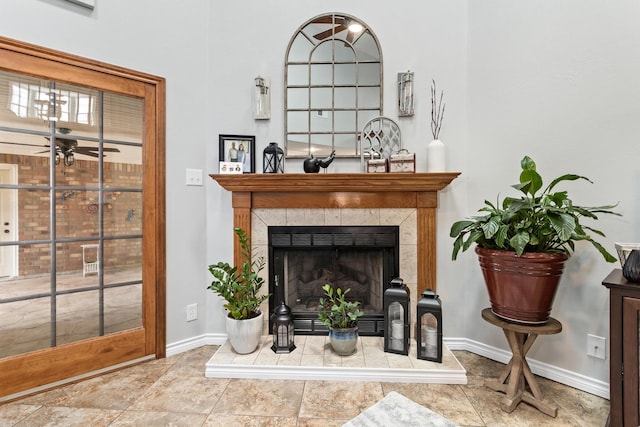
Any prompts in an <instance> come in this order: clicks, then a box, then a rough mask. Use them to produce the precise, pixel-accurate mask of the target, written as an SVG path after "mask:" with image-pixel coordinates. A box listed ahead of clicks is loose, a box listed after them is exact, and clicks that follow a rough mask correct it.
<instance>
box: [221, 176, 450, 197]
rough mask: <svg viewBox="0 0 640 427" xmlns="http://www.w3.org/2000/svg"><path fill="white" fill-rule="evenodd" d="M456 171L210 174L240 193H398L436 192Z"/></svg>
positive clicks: (227, 188) (447, 182)
mask: <svg viewBox="0 0 640 427" xmlns="http://www.w3.org/2000/svg"><path fill="white" fill-rule="evenodd" d="M458 175H460V172H438V173H319V174H307V173H285V174H242V175H217V174H212V175H210V176H211V178H213V179H214V180H215V181H217V182H218V183H219V184H220V185H221V186H222V187H223V188H224V189H226V190H228V191H242V192H259V193H266V192H284V193H290V192H292V193H295V192H364V193H378V192H398V191H400V192H402V191H412V192H415V191H439V190H442V189H443V188H445V187H446V186H447V185H449V183H450V182H451V181H453V180H454V179H455V178H456V177H457V176H458Z"/></svg>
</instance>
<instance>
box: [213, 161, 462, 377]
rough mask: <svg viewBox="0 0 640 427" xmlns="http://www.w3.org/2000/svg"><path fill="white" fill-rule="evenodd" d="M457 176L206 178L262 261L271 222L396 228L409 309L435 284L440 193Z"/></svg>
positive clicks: (236, 248)
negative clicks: (227, 201) (228, 203)
mask: <svg viewBox="0 0 640 427" xmlns="http://www.w3.org/2000/svg"><path fill="white" fill-rule="evenodd" d="M458 175H459V173H458V172H446V173H445V172H443V173H407V174H402V173H385V174H366V173H350V174H243V175H215V174H214V175H210V176H211V178H212V179H214V180H215V181H217V182H218V183H219V184H220V185H221V186H222V187H223V188H224V189H226V190H228V191H231V192H232V207H233V215H234V227H240V228H242V229H243V230H245V231H246V232H247V234H248V235H249V236H251V244H252V248H253V249H254V250H255V253H256V254H258V255H261V256H264V257H265V259H266V258H267V254H268V250H267V249H268V246H267V245H268V242H267V240H268V239H267V229H268V227H269V226H276V225H277V226H283V225H286V226H305V225H397V226H399V230H400V276H401V277H402V278H403V280H404V282H405V283H406V284H407V286H408V287H409V290H410V295H411V302H410V304H411V307H412V308H413V307H415V304H416V302H417V299H416V298H417V297H418V296H419V295H420V294H421V293H422V291H423V290H425V289H434V290H435V289H436V256H435V255H436V209H437V207H438V191H440V190H442V189H444V188H445V187H446V186H447V185H449V183H450V182H451V181H453V180H454V179H455V178H456V177H457V176H458ZM239 251H240V248H239V245H238V242H237V240H234V263H235V264H239V263H240V262H241V258H240V252H239ZM263 273H265V272H264V271H263ZM265 279H266V273H265ZM412 315H415V313H412ZM267 317H268V316H265V321H266V318H267ZM411 329H412V330H413V327H412V328H411ZM266 330H267V329H266V325H265V331H266ZM208 369H209V368H208ZM211 369H215V368H211Z"/></svg>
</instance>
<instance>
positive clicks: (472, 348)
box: [443, 338, 610, 399]
mask: <svg viewBox="0 0 640 427" xmlns="http://www.w3.org/2000/svg"><path fill="white" fill-rule="evenodd" d="M443 341H444V342H445V343H446V344H447V346H448V347H449V349H450V350H466V351H469V352H471V353H474V354H478V355H480V356H484V357H486V358H488V359H491V360H495V361H497V362H501V363H508V362H509V360H510V359H511V352H509V351H506V350H502V349H499V348H496V347H492V346H489V345H486V344H483V343H481V342H477V341H473V340H470V339H468V338H444V339H443ZM527 362H528V363H529V367H530V368H531V372H533V373H534V374H536V375H539V376H541V377H544V378H547V379H550V380H553V381H556V382H559V383H561V384H564V385H568V386H570V387H573V388H577V389H578V390H582V391H584V392H587V393H590V394H593V395H596V396H600V397H602V398H604V399H609V391H610V389H609V383H607V382H604V381H600V380H596V379H593V378H590V377H587V376H585V375H582V374H578V373H576V372H572V371H568V370H566V369H563V368H558V367H557V366H553V365H549V364H548V363H544V362H540V361H538V360H535V359H531V358H530V357H527Z"/></svg>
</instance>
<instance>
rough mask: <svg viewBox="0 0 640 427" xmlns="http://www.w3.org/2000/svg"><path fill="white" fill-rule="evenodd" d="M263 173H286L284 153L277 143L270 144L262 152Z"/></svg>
mask: <svg viewBox="0 0 640 427" xmlns="http://www.w3.org/2000/svg"><path fill="white" fill-rule="evenodd" d="M262 172H264V173H284V151H282V148H280V147H278V143H277V142H270V143H269V145H267V146H266V147H265V149H264V151H263V152H262Z"/></svg>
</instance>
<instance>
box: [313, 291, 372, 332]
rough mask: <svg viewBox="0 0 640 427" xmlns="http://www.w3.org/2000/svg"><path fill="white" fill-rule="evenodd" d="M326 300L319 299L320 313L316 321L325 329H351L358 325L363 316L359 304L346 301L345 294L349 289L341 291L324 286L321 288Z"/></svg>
mask: <svg viewBox="0 0 640 427" xmlns="http://www.w3.org/2000/svg"><path fill="white" fill-rule="evenodd" d="M322 290H323V291H324V293H325V295H326V298H320V311H319V313H318V319H320V321H321V322H322V323H323V324H324V325H325V326H326V327H327V328H340V329H345V328H353V327H355V326H357V324H358V318H359V317H360V316H362V315H364V312H363V311H362V310H360V303H359V302H357V301H347V300H346V299H345V297H346V295H347V293H349V291H350V290H351V289H349V288H347V289H346V290H345V291H342V289H340V288H336V289H335V291H334V289H333V288H332V287H331V286H330V285H329V284H326V285H324V286H323V287H322Z"/></svg>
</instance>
